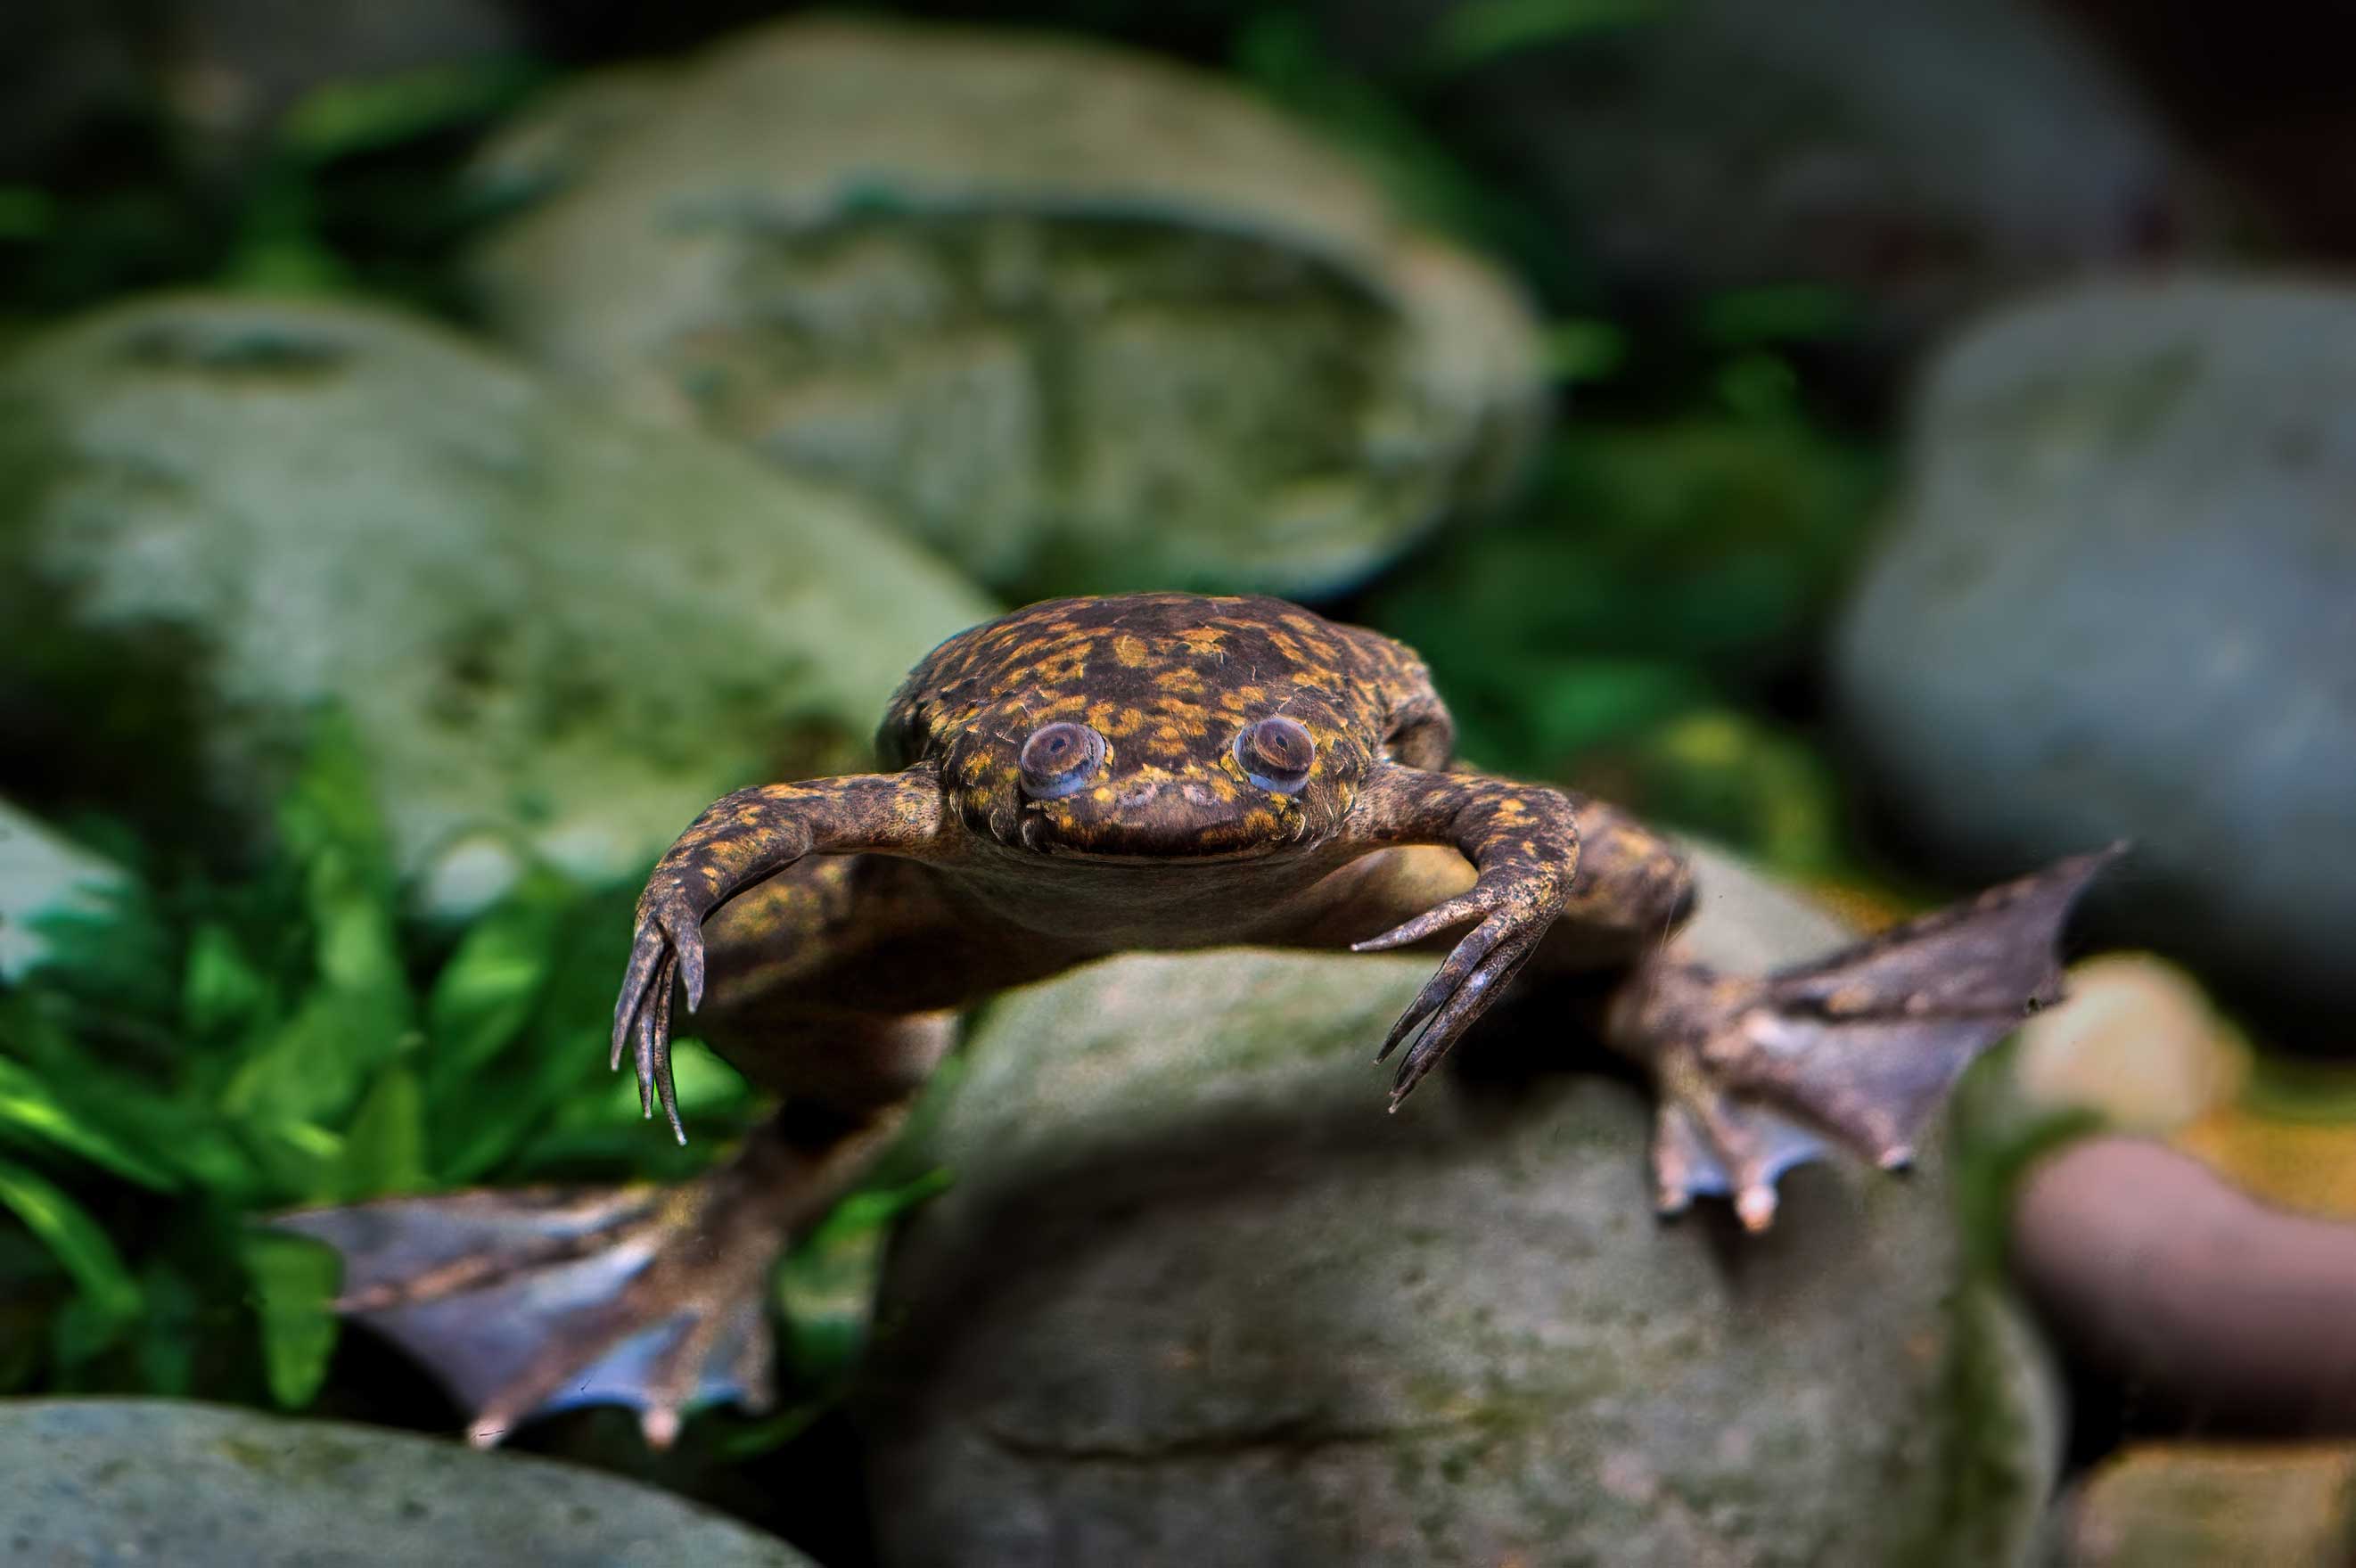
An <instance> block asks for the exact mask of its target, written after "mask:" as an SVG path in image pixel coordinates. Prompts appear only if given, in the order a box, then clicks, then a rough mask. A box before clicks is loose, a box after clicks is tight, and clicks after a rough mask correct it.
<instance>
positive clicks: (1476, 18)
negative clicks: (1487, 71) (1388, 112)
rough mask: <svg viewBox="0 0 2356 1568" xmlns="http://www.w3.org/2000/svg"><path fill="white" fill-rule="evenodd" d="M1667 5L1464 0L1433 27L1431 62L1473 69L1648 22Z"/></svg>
mask: <svg viewBox="0 0 2356 1568" xmlns="http://www.w3.org/2000/svg"><path fill="white" fill-rule="evenodd" d="M1664 9H1665V0H1464V4H1462V5H1454V6H1451V7H1450V8H1449V9H1448V11H1447V12H1446V13H1445V14H1444V16H1442V17H1441V19H1440V25H1439V26H1438V27H1436V28H1434V29H1433V31H1432V37H1431V53H1432V63H1433V65H1434V66H1436V67H1437V68H1438V69H1439V70H1443V71H1459V70H1470V69H1472V67H1474V66H1478V65H1485V64H1487V63H1488V62H1489V61H1491V60H1493V59H1498V58H1500V57H1502V56H1505V55H1509V54H1517V53H1519V52H1521V51H1522V50H1524V49H1530V48H1540V47H1542V46H1546V45H1550V44H1562V43H1569V42H1571V41H1572V40H1574V39H1578V38H1586V37H1589V36H1590V35H1591V34H1595V33H1599V32H1603V31H1607V30H1609V29H1612V28H1618V27H1628V26H1630V25H1631V24H1633V23H1637V22H1649V21H1652V20H1654V19H1655V17H1657V16H1660V15H1661V13H1662V11H1663V10H1664Z"/></svg>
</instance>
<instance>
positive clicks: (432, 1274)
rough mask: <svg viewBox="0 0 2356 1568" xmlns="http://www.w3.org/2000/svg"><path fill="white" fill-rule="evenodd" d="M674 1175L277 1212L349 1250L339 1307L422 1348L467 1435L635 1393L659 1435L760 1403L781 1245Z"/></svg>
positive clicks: (419, 1355)
mask: <svg viewBox="0 0 2356 1568" xmlns="http://www.w3.org/2000/svg"><path fill="white" fill-rule="evenodd" d="M715 1185H716V1184H714V1183H713V1182H712V1181H711V1180H710V1179H709V1178H707V1180H706V1181H704V1182H699V1183H692V1184H690V1185H688V1186H686V1187H673V1188H656V1187H629V1188H618V1189H603V1190H573V1191H559V1190H540V1191H521V1192H464V1193H455V1194H451V1195H449V1196H447V1197H396V1198H386V1199H383V1200H380V1201H379V1202H374V1203H363V1204H356V1205H353V1206H351V1207H349V1208H326V1209H314V1210H310V1211H306V1212H303V1213H297V1214H290V1215H285V1216H283V1217H281V1218H280V1219H278V1220H277V1221H275V1223H276V1224H278V1225H279V1226H280V1227H282V1228H284V1229H285V1230H295V1231H298V1232H301V1233H302V1234H305V1235H308V1236H315V1237H316V1238H318V1239H319V1240H323V1241H326V1242H327V1243H329V1244H330V1245H332V1246H334V1247H335V1248H336V1249H337V1251H340V1252H341V1253H342V1254H343V1256H344V1290H343V1294H342V1295H341V1296H340V1297H339V1298H338V1299H337V1303H336V1307H337V1310H338V1311H340V1312H343V1313H345V1314H348V1316H351V1317H353V1318H355V1319H357V1320H358V1321H359V1322H361V1323H363V1324H366V1325H367V1326H369V1327H370V1328H372V1329H375V1330H376V1331H377V1332H379V1333H380V1334H382V1335H384V1336H385V1337H387V1338H389V1339H391V1340H392V1341H393V1342H394V1343H395V1344H397V1345H399V1346H400V1347H401V1348H402V1349H404V1350H406V1351H408V1352H409V1354H410V1355H412V1356H413V1357H414V1358H416V1359H417V1360H419V1361H420V1362H422V1363H423V1365H424V1366H425V1367H426V1368H427V1369H429V1370H430V1371H432V1372H433V1373H434V1376H435V1377H436V1378H437V1379H438V1380H440V1381H441V1382H442V1383H443V1385H444V1387H446V1388H447V1389H448V1390H449V1391H450V1392H451V1394H452V1395H453V1396H454V1397H455V1398H456V1399H457V1400H458V1401H459V1402H461V1403H462V1404H463V1405H464V1406H465V1407H466V1410H467V1411H468V1412H469V1414H470V1419H469V1422H468V1425H467V1437H468V1440H469V1441H471V1442H473V1443H474V1444H477V1446H487V1445H489V1444H495V1443H497V1442H498V1441H499V1440H500V1439H501V1438H502V1437H504V1436H505V1435H506V1434H507V1433H508V1432H509V1430H510V1429H511V1428H513V1427H514V1426H516V1425H517V1424H519V1423H521V1422H523V1421H525V1420H527V1419H529V1418H530V1417H531V1416H533V1415H536V1414H541V1413H544V1412H552V1411H558V1410H564V1409H569V1408H571V1407H573V1406H576V1405H585V1404H605V1403H613V1404H624V1405H628V1406H632V1407H634V1408H635V1409H636V1410H637V1412H638V1415H639V1421H640V1423H641V1425H642V1426H643V1428H644V1429H645V1432H646V1434H647V1438H648V1441H649V1442H650V1443H653V1444H657V1445H658V1446H659V1445H661V1444H667V1443H668V1442H669V1440H670V1439H671V1437H672V1436H674V1435H675V1434H677V1432H678V1430H679V1424H680V1419H681V1417H682V1415H683V1413H684V1412H686V1411H687V1410H688V1409H689V1408H691V1407H692V1406H696V1405H701V1404H708V1403H717V1402H730V1401H733V1402H738V1403H741V1404H744V1405H746V1406H749V1407H751V1408H754V1409H760V1408H763V1407H764V1406H766V1403H767V1402H768V1399H769V1353H770V1351H769V1327H768V1325H767V1323H766V1319H765V1317H764V1314H763V1304H764V1300H765V1297H766V1283H767V1280H768V1273H769V1264H770V1263H771V1262H774V1261H775V1259H776V1255H777V1252H778V1251H779V1249H780V1248H781V1247H782V1246H783V1244H784V1235H783V1233H782V1232H781V1231H780V1232H776V1233H773V1234H768V1235H764V1234H761V1233H759V1232H758V1230H755V1229H754V1228H752V1227H748V1226H747V1225H746V1224H745V1223H744V1220H743V1219H741V1218H739V1217H736V1216H732V1215H727V1214H721V1213H714V1212H712V1209H713V1200H714V1199H715V1198H717V1197H721V1196H723V1195H722V1194H721V1193H719V1192H716V1191H715V1190H713V1188H714V1187H715Z"/></svg>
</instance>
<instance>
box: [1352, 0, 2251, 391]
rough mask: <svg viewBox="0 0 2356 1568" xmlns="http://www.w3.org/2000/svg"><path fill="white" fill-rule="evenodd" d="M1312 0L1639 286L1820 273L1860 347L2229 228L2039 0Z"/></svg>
mask: <svg viewBox="0 0 2356 1568" xmlns="http://www.w3.org/2000/svg"><path fill="white" fill-rule="evenodd" d="M1313 11H1314V14H1315V15H1317V16H1319V18H1320V20H1321V24H1322V32H1321V37H1322V38H1323V43H1324V46H1325V48H1328V49H1329V50H1331V51H1333V52H1334V53H1335V54H1338V55H1339V56H1341V57H1342V58H1343V59H1348V60H1350V61H1352V62H1354V63H1356V64H1359V65H1361V66H1362V67H1364V68H1365V69H1367V70H1372V71H1374V72H1376V74H1378V75H1385V76H1389V77H1392V78H1394V79H1396V80H1398V81H1402V82H1405V83H1411V84H1413V85H1414V86H1415V87H1416V88H1418V89H1419V90H1421V91H1422V94H1423V96H1424V98H1425V99H1426V100H1427V101H1429V102H1431V103H1432V104H1433V108H1432V109H1431V111H1430V113H1431V114H1433V115H1434V116H1436V117H1439V118H1440V120H1441V121H1442V122H1443V123H1444V124H1447V125H1448V126H1450V127H1451V129H1452V131H1453V133H1454V134H1456V135H1457V136H1458V137H1459V138H1460V139H1461V140H1462V142H1463V143H1464V144H1466V145H1468V146H1469V147H1470V148H1471V149H1472V151H1474V152H1475V153H1476V154H1478V155H1479V156H1480V157H1481V159H1482V161H1483V165H1484V166H1487V167H1489V168H1492V169H1494V170H1496V171H1498V173H1499V174H1500V175H1502V177H1505V179H1506V180H1508V181H1509V182H1510V183H1511V184H1512V185H1513V186H1514V188H1515V189H1516V190H1517V191H1518V192H1520V193H1521V194H1522V195H1523V196H1524V199H1526V200H1527V201H1528V202H1529V203H1530V204H1531V206H1532V207H1533V208H1534V209H1536V210H1537V212H1538V213H1540V214H1541V215H1542V216H1543V217H1544V218H1545V219H1546V220H1548V221H1550V222H1552V223H1554V224H1556V225H1558V227H1559V228H1560V230H1561V231H1563V232H1564V233H1566V234H1567V235H1569V236H1570V237H1572V238H1573V239H1574V240H1575V241H1576V242H1580V243H1581V244H1582V245H1583V246H1584V247H1585V249H1586V250H1587V252H1588V253H1589V254H1590V255H1592V256H1593V257H1594V258H1595V260H1596V261H1597V262H1598V263H1600V266H1601V271H1602V272H1603V274H1604V275H1605V276H1606V277H1607V278H1608V279H1610V280H1611V281H1612V282H1614V283H1616V284H1617V285H1619V286H1620V287H1621V288H1622V290H1623V291H1624V293H1625V295H1626V296H1627V297H1628V299H1629V300H1630V301H1631V303H1632V304H1633V305H1635V306H1652V307H1655V308H1658V307H1661V306H1673V307H1675V308H1676V311H1677V314H1678V315H1679V317H1680V318H1681V319H1682V320H1684V321H1686V322H1688V323H1690V322H1691V321H1692V315H1693V313H1694V312H1695V311H1696V309H1697V307H1701V309H1702V321H1701V323H1700V324H1701V325H1702V326H1703V327H1704V328H1705V329H1707V328H1708V313H1707V307H1706V302H1707V301H1708V297H1709V296H1710V295H1712V294H1713V293H1715V292H1716V291H1719V290H1724V289H1731V288H1742V287H1755V286H1762V285H1765V286H1770V287H1788V286H1789V285H1793V284H1794V283H1805V284H1818V285H1826V286H1828V287H1829V288H1832V289H1836V290H1838V291H1839V295H1840V299H1841V301H1842V302H1843V303H1844V304H1845V305H1846V306H1847V307H1848V309H1849V310H1850V311H1851V312H1853V313H1854V315H1855V317H1857V318H1858V319H1856V320H1855V321H1854V322H1852V323H1851V327H1852V328H1853V330H1854V336H1852V337H1850V338H1847V339H1846V340H1845V342H1846V347H1847V349H1849V351H1851V352H1856V351H1858V350H1860V349H1862V350H1866V351H1869V352H1872V353H1874V354H1875V355H1876V356H1877V358H1878V359H1879V360H1880V362H1881V363H1882V364H1883V365H1884V366H1889V365H1891V364H1899V365H1902V364H1903V363H1904V362H1905V361H1906V360H1907V359H1910V358H1911V350H1912V349H1913V348H1914V347H1916V346H1917V345H1919V344H1920V342H1921V341H1922V338H1923V336H1924V334H1925V333H1926V332H1928V331H1931V330H1933V329H1936V328H1943V327H1944V326H1946V325H1948V324H1950V323H1951V322H1953V321H1954V319H1955V318H1956V317H1957V316H1958V314H1959V313H1961V312H1963V311H1965V310H1968V309H1971V308H1973V307H1976V306H1980V305H1983V304H1985V303H1986V302H1987V301H1988V300H1990V299H1991V298H1995V297H1998V296H2000V295H2002V294H2004V293H2005V292H2007V291H2008V290H2014V289H2018V288H2019V287H2021V286H2023V285H2031V284H2037V283H2042V282H2046V281H2049V280H2051V279H2054V278H2057V277H2062V276H2067V275H2070V274H2073V273H2076V272H2080V271H2083V270H2084V269H2087V268H2090V267H2102V266H2115V265H2117V264H2120V263H2126V262H2132V261H2134V260H2136V259H2137V258H2140V257H2145V256H2147V255H2150V254H2152V253H2154V252H2168V253H2180V252H2184V251H2187V250H2198V249H2203V248H2207V249H2213V248H2214V247H2215V246H2216V245H2217V244H2218V243H2219V241H2220V233H2219V231H2220V229H2221V228H2222V224H2221V223H2220V221H2219V214H2218V211H2217V208H2218V206H2219V203H2218V202H2217V200H2216V199H2215V198H2214V197H2213V195H2212V194H2211V193H2210V192H2209V191H2207V190H2206V189H2205V188H2203V186H2202V182H2201V180H2200V178H2199V177H2198V176H2197V174H2196V172H2195V170H2194V168H2193V166H2192V165H2191V161H2190V159H2189V158H2188V157H2187V156H2185V155H2184V154H2183V153H2182V152H2180V151H2179V149H2178V148H2177V147H2176V146H2174V145H2171V143H2172V138H2171V135H2170V133H2169V128H2168V127H2167V125H2166V124H2164V122H2163V121H2162V120H2161V118H2160V116H2159V115H2158V114H2157V113H2155V112H2154V111H2153V110H2152V109H2151V108H2150V107H2149V106H2148V105H2147V104H2146V103H2144V102H2141V101H2140V99H2139V96H2138V94H2137V93H2136V90H2135V88H2134V86H2133V84H2132V83H2131V82H2130V81H2128V80H2127V79H2126V75H2125V74H2124V73H2123V72H2121V71H2120V70H2117V69H2116V68H2115V66H2114V65H2113V63H2112V62H2111V61H2110V60H2109V59H2105V58H2104V53H2103V51H2102V50H2101V49H2099V48H2096V47H2094V45H2093V44H2091V43H2090V42H2089V41H2088V40H2086V39H2085V38H2082V37H2080V36H2079V35H2078V33H2077V32H2076V31H2075V30H2074V29H2073V28H2072V26H2071V25H2070V20H2069V18H2068V17H2066V16H2061V15H2058V14H2057V8H2056V7H2053V6H2049V5H2038V4H2035V3H2034V0H1908V3H1907V4H1904V5H1889V4H1886V3H1885V0H1783V3H1781V4H1776V5H1759V4H1757V3H1756V0H1679V3H1678V4H1676V5H1644V6H1623V5H1612V6H1511V5H1485V4H1483V3H1482V0H1318V3H1317V4H1316V5H1314V7H1313ZM1435 77H1436V78H1437V79H1438V80H1439V81H1440V82H1441V83H1444V86H1443V88H1442V89H1441V91H1439V92H1437V93H1434V92H1432V91H1431V83H1432V81H1433V80H1434V78H1435Z"/></svg>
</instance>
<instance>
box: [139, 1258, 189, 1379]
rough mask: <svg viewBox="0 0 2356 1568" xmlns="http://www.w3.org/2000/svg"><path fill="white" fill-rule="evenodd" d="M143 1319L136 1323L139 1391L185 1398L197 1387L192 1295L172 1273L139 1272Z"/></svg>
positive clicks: (158, 1269)
mask: <svg viewBox="0 0 2356 1568" xmlns="http://www.w3.org/2000/svg"><path fill="white" fill-rule="evenodd" d="M140 1288H141V1289H142V1290H143V1291H144V1292H145V1294H146V1298H147V1313H146V1316H145V1317H144V1318H142V1319H141V1321H140V1332H139V1341H138V1354H139V1378H140V1382H141V1384H142V1385H143V1387H144V1389H145V1391H146V1392H148V1393H151V1394H164V1395H167V1396H171V1397H175V1398H183V1399H184V1398H186V1397H187V1395H188V1394H189V1393H191V1392H192V1391H194V1390H195V1388H196V1381H197V1346H198V1337H199V1335H200V1334H201V1332H202V1326H201V1322H200V1319H199V1316H198V1314H199V1310H200V1309H199V1305H198V1296H197V1292H196V1290H195V1288H194V1287H193V1286H191V1285H190V1284H189V1283H188V1282H187V1280H186V1279H185V1278H183V1277H182V1276H181V1274H180V1273H179V1271H177V1269H173V1268H171V1267H169V1266H167V1265H166V1264H163V1263H153V1264H150V1265H149V1266H148V1267H147V1268H145V1269H144V1270H142V1271H141V1272H140Z"/></svg>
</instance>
